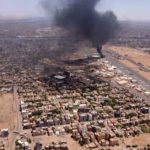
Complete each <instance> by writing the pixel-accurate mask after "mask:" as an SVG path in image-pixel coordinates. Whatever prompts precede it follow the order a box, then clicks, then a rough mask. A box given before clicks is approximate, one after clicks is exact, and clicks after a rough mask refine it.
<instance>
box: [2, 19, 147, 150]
mask: <svg viewBox="0 0 150 150" xmlns="http://www.w3.org/2000/svg"><path fill="white" fill-rule="evenodd" d="M23 24H24V26H25V28H26V29H25V30H22V26H23ZM23 24H22V23H14V24H13V23H12V24H10V25H9V26H6V25H5V24H4V23H1V25H0V35H1V37H0V43H1V44H0V54H1V55H0V131H1V132H0V133H1V134H0V135H1V136H0V150H5V149H9V150H13V149H16V150H33V149H34V150H43V149H44V150H84V149H85V150H88V149H89V150H103V149H104V150H108V149H111V150H131V149H133V150H135V149H137V150H149V149H150V78H149V76H147V77H145V76H146V73H147V74H149V73H150V70H148V67H149V66H150V63H149V62H147V64H146V63H145V64H144V61H143V62H141V63H143V66H142V65H139V64H138V63H136V64H135V62H136V60H134V61H135V62H133V60H132V57H130V51H129V56H126V54H125V55H123V56H122V55H121V54H120V51H117V50H116V49H114V47H113V46H118V45H119V46H124V45H123V44H122V43H120V41H119V42H118V43H117V41H118V39H116V40H115V41H112V42H110V43H109V44H108V45H106V47H104V48H103V49H104V50H103V51H104V54H105V58H103V59H100V57H99V55H98V54H97V53H96V51H95V50H94V49H93V48H91V47H90V46H89V45H88V44H87V43H86V42H85V41H84V42H83V43H84V44H83V45H82V43H81V41H80V40H77V39H75V38H73V37H72V36H71V35H69V36H68V34H69V33H67V32H66V31H63V30H62V29H59V28H57V27H49V26H48V23H47V22H44V23H43V22H42V23H40V22H39V23H38V22H33V23H32V22H31V23H26V22H25V23H23ZM43 24H44V25H43ZM122 32H123V31H122ZM143 34H144V33H143ZM131 35H132V33H131ZM124 36H125V35H124ZM126 36H127V35H126ZM118 38H120V35H119V37H118ZM122 38H124V37H122ZM116 43H117V44H116ZM127 43H128V42H127ZM66 45H67V46H66ZM112 45H113V46H112ZM128 46H130V45H128ZM66 47H67V48H66ZM134 48H135V47H134ZM55 49H56V51H55ZM62 49H63V50H62ZM77 49H78V50H77ZM105 49H106V50H105ZM111 49H112V50H111ZM134 52H135V53H142V54H143V55H144V54H145V53H146V56H145V59H147V58H146V57H148V58H149V57H150V56H148V55H149V54H147V52H145V51H140V50H137V51H134ZM135 59H136V58H135ZM120 60H121V61H120ZM122 60H123V61H125V60H126V61H129V62H131V63H134V65H137V66H138V67H139V68H140V67H141V68H143V72H144V73H145V74H143V73H141V72H138V71H137V72H136V71H135V70H134V69H132V67H130V66H126V64H124V63H122ZM123 67H125V69H124V68H123ZM125 70H127V71H125Z"/></svg>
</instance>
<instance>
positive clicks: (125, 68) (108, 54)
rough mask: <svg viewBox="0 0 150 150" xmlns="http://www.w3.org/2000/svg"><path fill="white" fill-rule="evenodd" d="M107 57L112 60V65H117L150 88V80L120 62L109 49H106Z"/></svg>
mask: <svg viewBox="0 0 150 150" xmlns="http://www.w3.org/2000/svg"><path fill="white" fill-rule="evenodd" d="M108 51H109V50H108ZM104 54H105V56H106V59H107V60H108V61H110V62H111V64H112V65H114V66H116V67H117V68H118V69H119V70H121V71H122V72H123V73H124V74H126V75H128V76H131V77H132V78H133V79H135V80H137V81H138V83H139V84H140V85H142V86H143V87H145V88H146V89H149V90H150V81H149V80H147V79H145V78H144V77H142V76H140V75H139V74H138V73H137V72H135V71H133V70H132V69H131V68H129V67H127V66H125V65H124V64H122V63H120V62H119V61H118V60H117V59H116V58H115V57H113V56H112V55H111V53H108V52H107V50H106V51H104Z"/></svg>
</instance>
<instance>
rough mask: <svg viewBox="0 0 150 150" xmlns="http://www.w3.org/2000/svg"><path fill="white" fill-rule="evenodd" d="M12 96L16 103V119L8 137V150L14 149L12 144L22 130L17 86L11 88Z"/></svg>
mask: <svg viewBox="0 0 150 150" xmlns="http://www.w3.org/2000/svg"><path fill="white" fill-rule="evenodd" d="M13 94H14V100H15V103H16V113H17V114H16V117H17V122H16V126H15V129H14V131H13V132H12V133H10V135H9V145H8V150H13V149H14V144H15V141H16V138H17V137H18V135H19V134H20V132H21V130H22V123H21V114H20V101H19V99H18V94H17V86H16V85H15V86H14V88H13Z"/></svg>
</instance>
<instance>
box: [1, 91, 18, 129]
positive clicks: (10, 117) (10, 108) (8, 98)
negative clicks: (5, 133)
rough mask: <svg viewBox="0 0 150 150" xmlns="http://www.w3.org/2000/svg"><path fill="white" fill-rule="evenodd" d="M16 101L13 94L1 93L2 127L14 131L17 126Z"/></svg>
mask: <svg viewBox="0 0 150 150" xmlns="http://www.w3.org/2000/svg"><path fill="white" fill-rule="evenodd" d="M15 118H16V113H15V102H14V100H13V94H12V93H8V94H1V93H0V129H2V128H8V129H9V131H12V130H13V129H14V127H15V121H16V119H15Z"/></svg>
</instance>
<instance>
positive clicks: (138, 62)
mask: <svg viewBox="0 0 150 150" xmlns="http://www.w3.org/2000/svg"><path fill="white" fill-rule="evenodd" d="M105 48H107V49H110V50H112V51H114V52H116V53H118V54H119V55H121V56H123V57H124V58H125V59H123V60H120V62H121V63H123V64H124V65H126V66H127V67H130V68H131V69H132V70H133V71H136V72H137V73H138V74H139V75H141V76H143V77H144V78H145V79H147V80H150V71H145V70H144V69H143V68H145V69H150V55H148V54H146V53H144V52H142V51H140V50H137V49H134V48H129V47H121V46H111V45H107V46H105ZM133 62H134V63H133ZM142 66H143V67H142Z"/></svg>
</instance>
